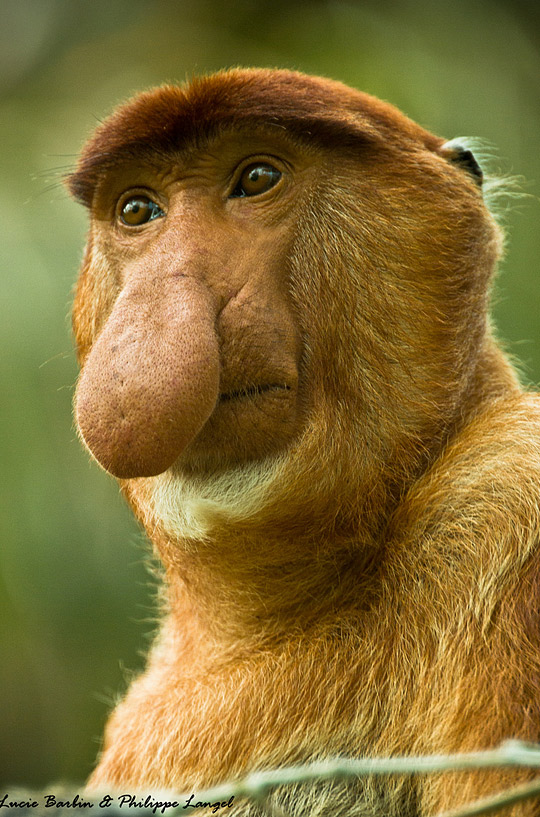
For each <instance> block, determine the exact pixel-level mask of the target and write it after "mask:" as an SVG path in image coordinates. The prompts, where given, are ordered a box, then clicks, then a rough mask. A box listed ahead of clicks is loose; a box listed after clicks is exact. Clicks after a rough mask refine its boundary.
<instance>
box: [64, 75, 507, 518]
mask: <svg viewBox="0 0 540 817" xmlns="http://www.w3.org/2000/svg"><path fill="white" fill-rule="evenodd" d="M463 156H466V154H465V153H463V154H462V157H463ZM462 164H463V162H462ZM478 174H479V169H478V167H477V166H476V165H475V164H471V162H470V161H469V162H468V164H466V166H462V167H460V166H459V161H457V160H456V154H455V151H454V152H453V151H445V149H444V146H443V140H442V139H439V138H438V137H435V136H433V135H431V134H429V133H428V132H427V131H424V130H423V129H422V128H420V127H419V126H417V125H415V124H414V123H412V122H411V121H410V120H408V119H407V118H406V117H404V116H403V115H402V114H401V113H399V112H398V111H396V109H394V108H392V106H389V105H388V104H386V103H383V102H380V101H378V100H375V99H374V98H372V97H369V96H367V95H365V94H361V93H359V92H356V91H353V90H351V89H347V88H346V87H345V86H342V85H340V84H339V83H333V82H330V81H328V80H321V79H317V78H312V77H305V76H303V75H300V74H294V73H291V72H287V71H258V70H253V71H250V70H247V71H242V70H239V71H232V72H228V73H224V74H220V75H215V76H214V77H207V78H203V79H201V80H197V81H195V82H194V83H192V84H191V85H189V86H187V88H186V89H183V88H177V87H168V88H163V89H158V90H156V91H153V92H149V93H148V94H142V95H140V96H139V97H137V98H136V99H134V100H132V101H131V102H130V103H128V104H127V105H126V106H124V107H123V108H120V109H119V110H118V111H117V112H116V113H115V114H113V116H112V117H111V118H110V119H109V120H107V121H106V122H105V123H104V125H103V126H101V128H99V129H98V131H97V133H96V135H95V136H94V138H93V139H92V140H91V141H90V143H89V144H88V145H87V147H86V148H85V150H84V151H83V154H82V157H81V159H80V161H79V165H78V168H77V170H76V172H75V173H74V174H73V175H72V176H71V177H70V180H69V186H70V189H71V191H72V193H73V194H74V195H75V196H76V197H77V198H79V200H81V201H82V202H83V203H84V204H86V205H87V206H88V207H89V209H90V212H91V228H90V235H89V241H88V246H87V252H86V258H85V262H84V264H83V270H82V273H81V276H80V279H79V285H78V290H77V297H76V300H75V308H74V328H75V335H76V339H77V344H78V347H79V356H80V360H81V363H82V372H81V377H80V380H79V385H78V389H77V396H76V413H77V422H78V425H79V428H80V431H81V434H82V436H83V439H84V440H85V442H86V444H87V446H88V447H89V449H90V451H91V452H92V454H93V455H94V456H95V457H96V459H97V460H98V461H99V462H100V463H101V465H102V466H103V467H104V468H106V469H107V470H108V471H110V472H111V473H112V474H114V475H115V476H117V477H120V478H125V479H131V478H136V477H152V476H154V475H158V474H162V473H163V472H165V471H167V470H168V469H170V468H171V467H173V466H174V468H173V470H174V472H175V473H178V472H183V473H184V474H187V475H191V476H193V475H197V476H198V477H201V476H202V477H205V475H209V474H212V475H213V474H215V473H216V472H218V473H223V472H226V471H228V470H229V469H236V470H237V471H238V466H244V465H245V464H247V463H253V462H257V463H259V462H260V463H262V462H268V461H269V460H272V459H275V457H274V455H276V454H278V453H283V452H285V451H287V452H288V453H289V454H290V456H289V457H288V468H289V472H288V480H289V483H288V484H289V485H290V484H291V481H292V479H293V478H292V476H291V473H292V470H294V469H296V470H297V471H298V479H297V482H298V485H302V494H305V493H306V490H307V489H306V484H307V483H309V480H310V478H311V479H312V478H313V474H314V473H315V470H316V469H317V468H318V461H319V460H320V453H321V452H324V457H325V459H324V462H323V461H321V462H322V465H321V467H322V468H323V469H326V471H327V476H328V479H329V480H330V481H333V482H334V483H335V485H336V491H339V492H340V494H342V495H345V493H346V491H347V490H348V486H349V484H353V485H358V486H360V485H361V484H365V485H366V486H368V487H367V488H366V490H371V488H370V487H369V486H370V485H372V484H373V482H374V480H376V479H383V478H385V475H388V474H390V475H391V478H392V479H393V480H394V481H398V480H402V479H403V478H402V477H401V476H396V475H399V474H403V473H406V472H409V473H412V472H413V471H414V469H415V468H418V467H419V463H420V460H421V459H422V458H424V460H423V461H425V459H426V458H429V456H430V452H432V451H434V450H435V449H436V447H437V446H438V445H439V444H440V441H441V440H443V439H444V435H445V433H446V429H447V428H449V426H450V425H451V423H452V422H454V420H455V417H456V416H458V415H459V414H460V410H461V409H460V406H461V405H462V400H463V395H464V394H465V393H466V390H467V389H468V388H469V384H470V383H472V381H473V377H474V371H475V367H476V365H477V361H478V357H479V353H480V350H481V347H482V341H483V336H484V332H485V325H486V304H487V299H486V292H487V282H488V280H489V276H490V274H491V272H492V269H493V265H494V263H495V260H496V257H497V254H498V251H499V244H498V238H497V231H496V228H495V227H494V224H493V221H492V219H491V217H490V215H489V213H488V212H487V209H486V208H485V206H484V204H483V201H482V196H481V192H480V189H479V176H478ZM346 461H348V463H349V464H348V465H346V464H345V463H346ZM353 461H354V462H353ZM331 463H333V465H331ZM339 472H342V473H346V474H348V477H347V484H341V483H340V481H339V479H340V478H339V476H338V473H339ZM352 474H354V475H355V477H354V479H353V477H352ZM309 475H311V477H310V476H309ZM298 494H299V495H300V490H299V491H298ZM317 501H318V500H317ZM314 504H315V503H314Z"/></svg>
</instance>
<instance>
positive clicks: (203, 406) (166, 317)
mask: <svg viewBox="0 0 540 817" xmlns="http://www.w3.org/2000/svg"><path fill="white" fill-rule="evenodd" d="M216 311H217V310H216V307H215V304H214V302H213V299H212V298H211V296H210V294H209V293H208V291H206V290H205V289H204V288H203V287H202V286H200V285H197V284H196V283H195V282H194V281H193V279H192V280H191V283H188V284H185V285H184V286H183V287H182V288H178V289H177V290H175V291H174V292H172V293H171V292H170V291H169V292H167V293H164V294H163V297H162V298H161V299H160V298H157V300H156V294H155V291H154V292H153V294H152V298H148V297H145V295H144V291H141V289H137V288H135V287H134V288H133V289H132V290H131V291H130V290H125V291H124V292H122V294H121V295H120V296H119V297H118V299H117V301H116V303H115V305H114V307H113V310H112V312H111V314H110V316H109V318H108V320H107V322H106V323H105V326H104V327H103V329H102V331H101V333H100V334H99V336H98V338H97V340H96V342H95V344H94V346H93V347H92V350H91V351H90V354H89V355H88V358H87V359H86V362H85V364H84V366H83V369H82V372H81V375H80V378H79V383H78V387H77V393H76V397H75V411H76V418H77V424H78V426H79V429H80V432H81V435H82V437H83V439H84V442H85V443H86V445H87V446H88V448H89V449H90V451H91V453H92V454H93V455H94V457H95V458H96V460H97V461H98V462H99V463H100V464H101V465H102V466H103V468H105V469H106V470H107V471H109V472H110V473H111V474H113V475H114V476H116V477H120V478H122V479H130V478H134V477H146V476H154V475H156V474H160V473H162V472H163V471H165V470H166V469H167V468H169V466H171V465H172V464H173V462H174V461H175V460H176V459H177V457H178V456H179V455H180V454H181V453H182V451H183V450H184V448H185V447H186V446H187V445H188V444H189V443H190V442H191V440H193V438H194V437H195V436H196V435H197V434H198V432H199V431H200V430H201V428H202V427H203V425H204V424H205V423H206V421H207V419H208V418H209V416H210V414H211V413H212V411H213V409H214V406H215V405H216V401H217V398H218V393H219V374H220V366H219V347H218V340H217V336H216V332H215V319H216Z"/></svg>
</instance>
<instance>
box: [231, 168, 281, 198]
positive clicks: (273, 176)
mask: <svg viewBox="0 0 540 817" xmlns="http://www.w3.org/2000/svg"><path fill="white" fill-rule="evenodd" d="M280 179H281V172H280V171H279V170H278V169H277V168H275V167H273V165H270V164H268V163H267V162H255V163H254V164H252V165H248V166H247V167H245V168H244V170H243V171H242V175H241V176H240V178H239V180H238V184H237V185H236V187H235V188H234V190H233V191H232V193H231V195H230V198H231V199H239V198H244V197H245V196H259V195H260V194H261V193H266V191H267V190H270V188H271V187H274V185H276V184H277V183H278V182H279V180H280Z"/></svg>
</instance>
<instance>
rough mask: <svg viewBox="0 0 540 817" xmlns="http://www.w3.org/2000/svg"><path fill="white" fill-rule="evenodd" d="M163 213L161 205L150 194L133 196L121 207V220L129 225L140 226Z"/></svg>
mask: <svg viewBox="0 0 540 817" xmlns="http://www.w3.org/2000/svg"><path fill="white" fill-rule="evenodd" d="M163 215H165V214H164V212H163V210H162V209H161V207H160V206H159V205H158V204H156V202H155V201H152V199H150V198H148V196H131V198H129V199H127V200H126V201H125V202H124V203H123V204H122V206H121V208H120V220H121V221H123V223H124V224H126V225H127V226H128V227H139V225H141V224H146V222H147V221H152V220H153V219H155V218H159V217H160V216H163Z"/></svg>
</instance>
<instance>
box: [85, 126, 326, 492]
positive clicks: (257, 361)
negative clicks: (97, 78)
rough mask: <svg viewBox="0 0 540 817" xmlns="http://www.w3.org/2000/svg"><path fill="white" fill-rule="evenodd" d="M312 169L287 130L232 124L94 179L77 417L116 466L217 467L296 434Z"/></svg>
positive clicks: (130, 469)
mask: <svg viewBox="0 0 540 817" xmlns="http://www.w3.org/2000/svg"><path fill="white" fill-rule="evenodd" d="M312 172H313V168H312V167H311V166H310V162H309V161H308V160H307V158H306V156H305V155H302V154H301V153H300V152H299V151H295V150H294V149H292V148H291V145H290V144H288V143H286V142H285V141H284V140H283V139H279V134H278V135H277V136H276V137H275V138H274V139H271V138H270V137H269V136H268V134H266V135H263V134H257V133H251V134H246V133H230V134H224V135H221V136H220V137H217V138H215V139H214V140H212V141H211V142H210V143H209V144H208V145H206V146H205V148H204V149H203V150H196V149H192V150H190V151H186V152H184V153H183V154H182V153H179V154H178V156H177V157H174V158H173V159H171V158H170V159H169V161H168V162H166V163H165V162H164V163H163V164H162V165H160V164H159V163H157V162H154V163H152V162H148V161H136V162H133V161H127V162H126V163H125V165H124V166H122V165H121V164H120V166H119V167H118V168H117V169H116V170H115V172H114V173H112V174H107V175H106V176H105V178H104V179H103V180H102V182H101V184H100V185H99V186H98V187H97V189H96V192H95V195H94V201H93V206H92V216H93V219H92V227H91V241H90V245H89V251H88V258H87V261H86V265H85V268H84V271H83V273H82V276H81V281H80V284H79V290H78V294H77V299H76V304H75V321H74V323H75V330H76V334H77V340H78V343H79V347H80V351H81V357H82V361H83V368H82V373H81V377H80V380H79V385H78V389H77V396H76V413H77V422H78V425H79V428H80V431H81V434H82V436H83V438H84V441H85V442H86V444H87V446H88V447H89V449H90V451H91V452H92V454H93V455H94V456H95V457H96V459H97V460H98V461H99V462H100V463H101V465H102V466H103V467H104V468H106V469H107V470H108V471H110V472H111V473H112V474H114V475H115V476H117V477H121V478H131V477H140V476H151V475H155V474H159V473H161V472H163V471H164V470H166V469H167V468H169V467H170V466H171V465H172V464H173V463H174V462H176V461H178V460H179V461H180V463H181V464H182V466H183V467H185V468H186V469H192V470H195V471H201V470H202V471H204V470H210V471H215V470H216V469H222V468H226V467H231V466H234V465H236V464H238V463H241V462H245V461H249V460H251V459H254V458H258V459H259V458H262V457H265V456H267V455H270V454H272V453H274V452H275V451H277V450H280V449H282V448H283V447H284V446H286V445H287V443H288V441H289V440H291V438H292V437H294V435H295V434H296V432H297V431H298V428H299V425H300V420H301V412H300V411H299V397H298V395H299V360H300V354H301V343H300V338H299V332H298V329H297V321H296V320H295V316H294V314H293V308H292V304H291V299H290V297H289V293H288V279H289V269H288V267H289V264H288V258H289V256H290V252H291V245H292V243H293V241H294V236H295V220H296V219H297V218H298V207H299V205H300V202H301V200H302V191H303V189H304V188H305V187H306V186H307V185H308V184H309V181H310V177H311V175H312ZM179 458H180V459H179Z"/></svg>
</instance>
